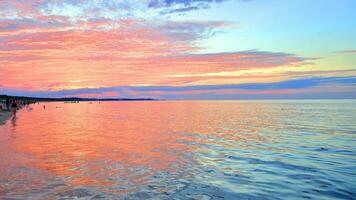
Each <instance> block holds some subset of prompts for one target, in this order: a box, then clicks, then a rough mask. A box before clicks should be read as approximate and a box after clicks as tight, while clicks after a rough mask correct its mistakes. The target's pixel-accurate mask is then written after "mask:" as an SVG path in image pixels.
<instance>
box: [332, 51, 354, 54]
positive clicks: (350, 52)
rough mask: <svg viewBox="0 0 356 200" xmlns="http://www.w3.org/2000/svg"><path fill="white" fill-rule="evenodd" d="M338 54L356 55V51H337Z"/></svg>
mask: <svg viewBox="0 0 356 200" xmlns="http://www.w3.org/2000/svg"><path fill="white" fill-rule="evenodd" d="M336 53H341V54H356V50H345V51H337V52H336Z"/></svg>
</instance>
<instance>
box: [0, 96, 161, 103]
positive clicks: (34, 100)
mask: <svg viewBox="0 0 356 200" xmlns="http://www.w3.org/2000/svg"><path fill="white" fill-rule="evenodd" d="M6 99H9V100H20V101H32V102H48V101H154V100H156V99H152V98H112V99H111V98H110V99H107V98H106V99H98V98H79V97H65V98H40V97H24V96H8V95H0V100H6Z"/></svg>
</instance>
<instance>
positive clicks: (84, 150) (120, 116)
mask: <svg viewBox="0 0 356 200" xmlns="http://www.w3.org/2000/svg"><path fill="white" fill-rule="evenodd" d="M45 105H46V109H44V108H43V104H34V105H31V106H30V107H28V108H24V109H22V110H21V111H19V112H18V114H17V116H16V117H15V118H12V119H11V120H8V121H7V122H6V124H5V125H3V126H0V199H6V198H12V199H73V198H82V199H118V198H119V199H203V200H205V199H354V198H355V196H356V190H355V188H356V170H355V167H356V136H355V134H356V123H355V119H356V101H354V100H333V101H330V100H308V101H307V100H298V101H152V102H101V103H100V104H99V102H93V103H89V102H82V103H78V104H65V103H46V104H45Z"/></svg>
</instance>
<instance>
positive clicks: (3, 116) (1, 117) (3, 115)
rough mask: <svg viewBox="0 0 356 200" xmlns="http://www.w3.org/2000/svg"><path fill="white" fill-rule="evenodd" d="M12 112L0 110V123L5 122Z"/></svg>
mask: <svg viewBox="0 0 356 200" xmlns="http://www.w3.org/2000/svg"><path fill="white" fill-rule="evenodd" d="M11 115H12V113H11V112H9V111H0V125H2V124H5V122H6V120H8V119H9V118H10V117H11Z"/></svg>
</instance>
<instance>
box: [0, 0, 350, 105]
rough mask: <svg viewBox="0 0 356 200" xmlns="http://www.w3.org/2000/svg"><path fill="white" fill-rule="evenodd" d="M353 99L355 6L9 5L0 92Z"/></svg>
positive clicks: (56, 0)
mask: <svg viewBox="0 0 356 200" xmlns="http://www.w3.org/2000/svg"><path fill="white" fill-rule="evenodd" d="M1 93H4V94H9V95H24V96H38V97H72V96H78V97H98V98H99V97H100V98H101V97H102V98H136V97H151V98H159V99H240V98H242V99H246V98H247V99H250V98H251V99H254V98H356V1H355V0H288V1H287V0H0V94H1Z"/></svg>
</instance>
